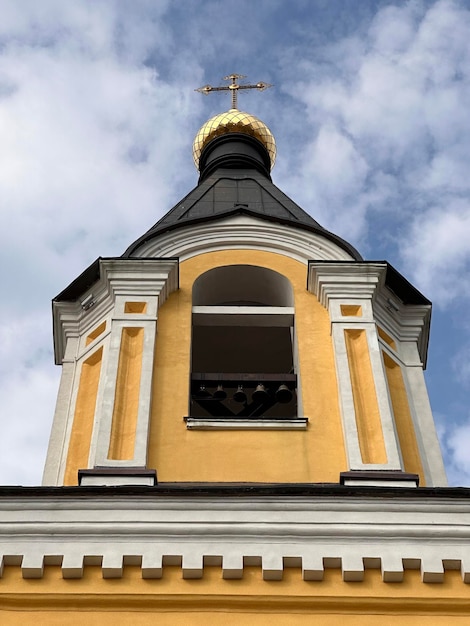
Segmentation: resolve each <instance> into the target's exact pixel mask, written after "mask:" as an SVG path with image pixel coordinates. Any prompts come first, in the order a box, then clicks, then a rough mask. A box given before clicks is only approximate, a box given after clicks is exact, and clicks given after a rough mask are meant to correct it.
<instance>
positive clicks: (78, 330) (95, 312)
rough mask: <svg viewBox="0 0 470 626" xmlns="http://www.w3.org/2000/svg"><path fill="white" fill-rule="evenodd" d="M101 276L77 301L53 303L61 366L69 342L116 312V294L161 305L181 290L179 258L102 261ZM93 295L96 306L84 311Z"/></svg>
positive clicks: (55, 346) (55, 336) (57, 360)
mask: <svg viewBox="0 0 470 626" xmlns="http://www.w3.org/2000/svg"><path fill="white" fill-rule="evenodd" d="M99 269H100V277H99V279H98V280H97V281H96V282H95V283H94V285H92V286H91V287H90V288H89V289H88V290H87V291H86V292H84V293H83V294H82V295H81V296H80V298H78V299H77V300H75V301H74V302H68V301H65V302H63V301H56V300H54V301H53V302H52V314H53V328H54V351H55V360H56V363H57V364H60V363H62V360H63V358H64V354H65V347H66V344H67V339H68V338H70V337H78V336H80V335H82V334H84V333H87V332H89V331H91V329H92V328H93V326H94V325H95V324H97V323H98V322H99V321H101V320H102V319H103V318H104V317H105V316H106V315H108V314H109V312H110V311H111V310H112V309H113V306H114V300H115V298H116V296H117V295H126V296H129V297H132V296H133V295H136V296H137V295H138V296H142V295H148V296H153V297H155V296H158V305H159V306H161V305H162V304H163V302H165V300H166V298H167V297H168V295H169V294H170V293H172V292H173V291H175V290H176V289H178V260H177V259H152V260H150V259H146V260H145V261H143V260H141V259H134V258H133V259H124V258H118V259H99ZM87 296H92V301H93V305H92V306H91V307H90V308H88V309H87V310H84V309H83V308H82V306H81V304H80V302H83V300H84V299H85V298H86V297H87Z"/></svg>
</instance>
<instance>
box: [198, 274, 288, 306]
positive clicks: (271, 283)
mask: <svg viewBox="0 0 470 626" xmlns="http://www.w3.org/2000/svg"><path fill="white" fill-rule="evenodd" d="M226 304H232V305H233V304H257V305H264V306H289V307H291V306H294V292H293V289H292V285H291V283H290V281H289V279H288V278H286V277H285V276H283V275H282V274H279V273H278V272H275V271H274V270H271V269H268V268H265V267H259V266H256V265H226V266H223V267H215V268H213V269H211V270H208V271H207V272H205V273H204V274H202V275H201V276H199V278H197V279H196V281H195V283H194V285H193V305H194V306H217V305H218V306H221V305H226Z"/></svg>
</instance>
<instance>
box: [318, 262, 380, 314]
mask: <svg viewBox="0 0 470 626" xmlns="http://www.w3.org/2000/svg"><path fill="white" fill-rule="evenodd" d="M386 270H387V264H386V263H358V262H355V261H352V262H351V263H335V262H334V261H333V262H332V263H318V264H316V263H315V262H314V261H311V262H310V263H309V267H308V278H307V289H308V290H309V291H310V292H312V293H313V294H315V295H316V296H317V298H318V300H319V301H320V302H321V303H322V304H323V306H324V307H325V308H326V309H328V308H329V303H330V299H331V298H337V299H344V300H347V299H351V298H352V299H357V298H365V299H371V298H372V297H373V295H374V293H375V291H376V289H377V286H378V285H379V284H382V283H383V282H384V280H385V272H386Z"/></svg>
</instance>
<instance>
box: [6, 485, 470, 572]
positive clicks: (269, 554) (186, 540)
mask: <svg viewBox="0 0 470 626" xmlns="http://www.w3.org/2000/svg"><path fill="white" fill-rule="evenodd" d="M0 529H1V530H0V556H1V557H2V559H5V560H4V562H7V563H8V562H18V560H19V559H20V558H22V565H21V567H22V571H23V576H24V577H25V578H40V577H41V576H42V575H43V570H44V564H45V563H47V562H48V560H49V559H50V558H51V557H52V556H54V557H55V558H56V561H57V558H59V559H60V560H61V562H62V573H63V576H64V577H65V578H79V577H81V576H82V575H83V567H84V564H86V563H87V560H88V559H90V558H92V557H94V558H95V562H96V557H102V570H103V576H104V577H120V576H122V572H123V564H124V563H125V562H129V561H128V559H129V558H130V557H131V556H132V557H133V558H134V561H135V560H137V561H138V562H139V563H141V565H142V576H143V577H144V578H152V577H155V578H157V577H160V576H161V574H162V567H164V564H165V563H169V562H170V559H172V561H171V562H174V560H175V558H176V559H177V560H178V562H179V559H181V562H182V570H183V577H185V578H199V577H201V576H202V575H203V569H204V559H205V558H208V557H213V556H214V555H218V558H220V561H221V565H222V574H223V576H224V577H225V578H240V577H241V576H242V575H243V564H244V563H246V562H251V561H253V560H255V561H256V562H258V563H260V564H261V566H262V569H263V576H264V578H265V579H270V580H278V579H281V578H282V575H283V569H284V566H285V564H286V563H287V562H289V561H292V559H293V560H294V561H295V563H294V566H298V567H302V571H303V576H304V579H306V580H321V578H322V576H323V570H324V567H341V568H342V570H343V577H344V579H345V580H356V581H359V580H362V578H363V576H364V568H365V567H366V568H367V567H368V566H373V567H377V566H378V565H377V564H380V567H381V570H382V576H383V579H384V581H401V580H402V578H403V570H404V569H406V568H407V567H411V568H415V567H416V566H418V567H421V572H422V578H423V581H425V582H442V581H443V580H444V568H445V567H452V569H456V568H459V569H461V571H462V577H463V580H464V581H465V582H470V503H469V501H468V498H466V497H465V496H462V498H458V499H457V498H448V499H446V498H443V497H442V496H441V497H439V498H436V497H435V496H433V495H432V494H431V495H430V496H429V497H427V498H423V497H420V498H411V497H406V498H401V497H394V498H389V497H388V498H382V497H370V496H359V495H355V497H354V498H351V497H347V496H341V495H337V496H335V497H334V498H331V497H321V496H312V497H304V496H302V497H295V498H292V497H285V496H284V497H282V496H277V497H243V498H240V497H223V496H214V497H204V498H193V497H184V498H179V497H174V496H173V497H170V496H158V497H157V496H156V497H155V498H152V499H150V498H147V497H135V496H133V497H132V498H129V497H122V496H118V495H117V494H116V495H115V496H114V497H113V498H100V497H96V496H94V497H92V498H90V497H79V496H77V497H67V498H64V497H54V496H50V497H46V498H45V497H31V496H30V497H27V498H26V497H24V498H22V497H4V498H2V500H1V501H0ZM6 555H8V556H6ZM292 563H293V562H292ZM372 564H373V565H372Z"/></svg>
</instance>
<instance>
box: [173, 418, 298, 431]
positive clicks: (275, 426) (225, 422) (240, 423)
mask: <svg viewBox="0 0 470 626" xmlns="http://www.w3.org/2000/svg"><path fill="white" fill-rule="evenodd" d="M184 421H185V422H186V428H187V429H188V430H307V426H308V418H307V417H185V418H184Z"/></svg>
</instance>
